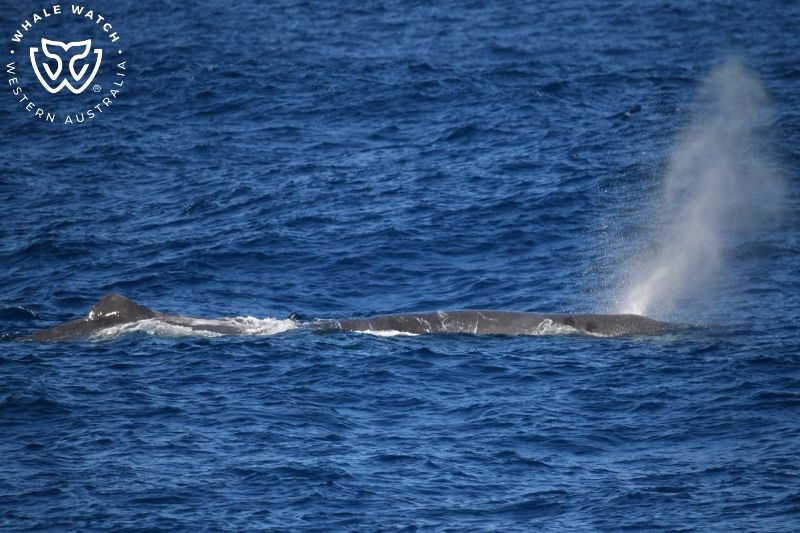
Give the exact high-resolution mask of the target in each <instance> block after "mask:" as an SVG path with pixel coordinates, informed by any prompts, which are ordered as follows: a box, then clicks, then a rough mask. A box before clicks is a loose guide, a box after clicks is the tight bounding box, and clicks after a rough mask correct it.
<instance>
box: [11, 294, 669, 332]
mask: <svg viewBox="0 0 800 533" xmlns="http://www.w3.org/2000/svg"><path fill="white" fill-rule="evenodd" d="M142 320H157V321H158V322H160V323H162V324H167V325H173V326H181V327H183V328H188V329H189V330H192V331H196V332H198V333H206V334H215V335H243V334H246V333H248V331H247V329H246V328H245V327H243V326H242V325H241V324H239V323H237V322H236V321H234V320H230V319H217V320H213V319H201V318H194V317H187V316H179V315H170V314H165V313H159V312H157V311H153V310H152V309H149V308H147V307H144V306H142V305H139V304H137V303H136V302H134V301H133V300H130V299H129V298H126V297H125V296H121V295H119V294H109V295H106V296H104V297H103V298H101V299H100V300H99V301H98V302H97V303H96V304H95V305H94V306H92V308H91V309H90V310H89V312H88V313H87V314H86V316H84V317H83V318H79V319H76V320H71V321H69V322H65V323H64V324H61V325H59V326H56V327H53V328H49V329H45V330H42V331H38V332H36V333H34V334H33V335H31V336H30V337H27V338H26V340H33V341H43V342H49V341H68V340H79V339H86V338H89V337H91V336H92V335H95V334H96V333H97V332H99V331H102V330H104V329H107V328H111V327H114V326H121V325H127V324H134V323H136V322H138V321H142ZM297 327H300V328H306V329H313V330H320V331H355V332H393V333H406V334H415V335H419V334H426V333H461V334H472V335H541V334H547V333H556V332H558V333H581V334H587V335H596V336H623V335H653V334H658V333H664V332H668V331H672V330H676V329H678V328H680V327H681V326H680V325H678V324H672V323H669V322H659V321H657V320H653V319H650V318H647V317H643V316H639V315H626V314H553V313H527V312H518V311H491V310H487V311H482V310H465V311H436V312H428V313H399V314H390V315H377V316H371V317H364V318H351V319H346V320H316V321H311V322H299V323H297Z"/></svg>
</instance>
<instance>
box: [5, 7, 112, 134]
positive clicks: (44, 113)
mask: <svg viewBox="0 0 800 533" xmlns="http://www.w3.org/2000/svg"><path fill="white" fill-rule="evenodd" d="M8 42H9V43H10V46H9V51H8V59H7V62H6V65H5V67H6V77H7V79H8V85H9V86H10V88H11V94H12V96H13V97H14V98H15V99H16V100H17V102H18V104H19V106H20V109H21V110H22V111H24V112H26V113H28V114H29V115H30V116H31V117H32V118H34V119H37V120H42V121H44V122H46V123H52V124H64V125H67V126H74V125H78V124H85V123H88V122H92V121H94V120H97V119H98V118H99V117H101V116H102V115H103V114H104V113H108V112H109V111H111V109H112V108H113V107H114V103H115V102H116V101H117V100H118V99H119V98H120V95H121V94H122V92H123V90H124V89H125V83H126V76H127V65H126V62H125V58H124V54H123V48H122V42H123V41H122V39H121V37H120V33H119V32H118V31H117V29H116V28H115V26H114V22H113V21H112V20H111V19H109V18H108V17H106V16H105V15H104V14H103V13H100V12H98V11H95V10H92V9H89V8H88V7H86V6H84V5H78V4H70V5H68V6H67V5H64V6H62V5H60V4H57V5H51V6H49V7H46V8H43V9H40V10H39V11H35V12H33V13H31V14H30V15H29V16H28V17H27V18H26V19H25V20H24V21H22V22H21V23H20V25H19V26H18V27H17V28H15V29H13V30H12V34H11V36H10V40H9V41H8Z"/></svg>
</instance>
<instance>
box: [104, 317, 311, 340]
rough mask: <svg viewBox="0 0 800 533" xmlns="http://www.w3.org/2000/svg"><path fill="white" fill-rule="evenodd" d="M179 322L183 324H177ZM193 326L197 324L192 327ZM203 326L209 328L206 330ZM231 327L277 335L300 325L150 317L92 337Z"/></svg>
mask: <svg viewBox="0 0 800 533" xmlns="http://www.w3.org/2000/svg"><path fill="white" fill-rule="evenodd" d="M178 322H180V323H178ZM192 326H194V327H192ZM204 326H206V327H208V328H209V329H203V328H204ZM220 326H221V327H230V328H234V329H236V330H238V331H237V334H238V335H254V336H258V335H263V336H266V335H276V334H278V333H283V332H284V331H289V330H291V329H295V328H296V327H297V322H295V321H294V320H291V319H283V320H282V319H277V318H254V317H251V316H247V317H233V318H222V319H218V320H213V319H201V318H183V317H178V318H176V317H166V318H163V319H162V318H160V317H156V318H148V319H145V320H137V321H135V322H129V323H127V324H119V325H116V326H110V327H108V328H103V329H101V330H98V331H97V332H95V333H94V334H93V335H92V339H93V340H108V339H114V338H116V337H119V336H122V335H127V334H130V333H144V334H146V335H152V336H154V337H166V338H175V337H223V336H226V335H227V334H226V333H221V332H219V331H213V329H212V328H214V327H220Z"/></svg>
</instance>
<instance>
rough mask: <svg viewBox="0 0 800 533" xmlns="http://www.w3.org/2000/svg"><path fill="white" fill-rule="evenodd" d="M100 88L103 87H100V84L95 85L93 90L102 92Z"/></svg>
mask: <svg viewBox="0 0 800 533" xmlns="http://www.w3.org/2000/svg"><path fill="white" fill-rule="evenodd" d="M100 89H101V87H100V86H99V85H95V86H94V87H92V90H93V91H94V92H96V93H99V92H100Z"/></svg>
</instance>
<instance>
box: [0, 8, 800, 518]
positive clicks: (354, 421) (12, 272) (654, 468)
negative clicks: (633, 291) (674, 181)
mask: <svg viewBox="0 0 800 533" xmlns="http://www.w3.org/2000/svg"><path fill="white" fill-rule="evenodd" d="M86 5H87V6H90V7H93V8H94V9H95V10H96V11H98V12H102V13H103V14H105V16H107V17H108V18H109V20H112V21H113V23H114V25H115V29H118V31H119V32H120V35H121V36H122V43H124V47H125V49H124V54H125V57H126V60H127V62H128V70H127V72H128V77H126V85H125V86H124V90H123V91H122V93H121V95H120V98H119V101H117V102H115V103H114V104H113V105H112V107H111V108H110V109H109V110H107V112H104V113H103V114H102V115H101V116H98V117H96V118H95V119H92V120H91V121H87V122H86V123H83V124H80V125H73V126H64V125H62V124H58V123H57V124H47V123H44V122H43V121H42V120H39V119H36V118H35V117H33V116H31V114H30V113H29V112H27V111H26V110H25V108H24V106H23V105H22V104H21V103H19V102H18V101H17V98H15V97H14V95H12V94H11V90H10V89H9V87H7V86H6V83H7V80H5V79H4V80H3V86H4V87H6V88H5V89H3V90H2V91H1V92H2V94H0V121H1V122H2V128H1V129H0V150H1V152H0V155H1V156H2V157H0V206H2V207H1V209H2V211H0V267H1V268H2V271H1V272H2V278H0V279H2V290H1V291H0V324H1V325H0V334H2V337H3V340H4V341H5V342H2V343H0V458H1V463H0V528H1V529H3V530H42V529H52V530H60V531H63V530H99V529H114V530H142V529H149V530H197V529H201V530H202V529H205V530H226V529H231V530H246V529H266V530H286V531H298V530H309V531H338V530H345V531H415V530H422V531H428V530H433V531H540V530H541V531H579V530H580V531H587V530H588V531H593V530H600V531H620V530H641V531H656V530H667V531H797V530H798V529H800V488H798V487H800V484H799V483H798V479H800V326H798V319H800V280H799V279H798V267H799V266H800V261H798V258H799V257H800V239H799V238H798V236H800V226H798V217H797V213H798V208H799V207H800V202H798V198H799V196H798V193H800V191H799V190H798V187H799V186H800V185H799V184H798V180H797V176H798V175H800V150H798V146H800V91H798V87H799V85H798V83H800V33H798V31H797V27H798V23H800V8H798V4H796V3H794V2H788V1H787V2H780V1H770V2H763V3H761V2H759V3H756V2H751V3H740V2H725V1H710V2H697V3H696V2H635V1H621V2H610V3H604V4H602V5H596V4H595V3H592V2H585V1H575V2H563V3H561V2H552V3H544V2H529V3H517V2H511V1H498V2H489V1H485V2H484V1H474V2H435V3H426V2H412V1H408V2H403V1H397V2H394V1H388V2H371V3H363V2H350V1H343V2H299V1H298V2H292V1H285V2H284V1H280V2H278V1H276V2H268V3H257V2H244V1H238V0H231V1H228V2H219V1H215V0H214V1H208V2H197V1H186V2H180V3H164V2H153V1H148V0H143V1H137V2H133V1H130V0H118V1H114V2H111V1H108V2H100V1H98V2H92V3H91V4H86ZM0 7H1V9H0V31H2V35H3V36H4V37H3V42H5V43H7V42H9V41H8V37H9V36H10V35H11V34H12V33H13V32H14V30H15V29H16V28H17V27H18V26H19V24H20V23H21V21H22V20H24V19H25V18H26V17H30V16H31V14H32V13H33V12H34V11H35V10H37V9H41V8H42V7H46V6H44V5H42V6H39V5H33V4H32V3H29V2H25V3H24V4H22V3H19V2H11V1H10V0H3V1H2V2H0ZM63 7H64V9H65V10H66V9H67V4H64V5H63ZM6 52H7V51H6V50H5V49H0V53H2V54H4V58H5V57H7V56H6V55H5V54H6ZM730 57H738V58H739V59H740V61H742V62H743V63H744V64H746V65H747V66H748V68H749V69H751V70H752V72H754V73H755V75H756V76H757V77H758V79H760V80H761V83H762V84H763V85H764V88H765V91H766V92H767V93H768V94H769V97H770V103H769V106H770V109H771V111H772V119H771V121H770V123H769V124H768V125H767V126H765V127H764V128H763V132H762V133H761V134H760V137H759V138H760V139H761V140H762V141H763V144H764V146H765V147H767V148H768V149H769V151H770V153H771V154H772V155H771V157H772V158H773V160H774V162H775V165H776V166H777V167H779V169H780V172H781V173H782V175H783V176H784V179H785V189H784V191H783V194H782V200H783V201H784V202H785V205H786V207H785V209H784V215H783V217H782V218H781V220H780V221H779V222H778V223H776V224H773V225H771V226H769V228H768V229H764V230H761V231H753V232H751V233H747V234H746V236H742V235H740V234H738V233H737V234H735V235H733V236H732V237H730V236H729V237H730V239H732V240H734V241H735V242H732V243H728V245H727V246H728V247H727V250H728V251H727V253H726V258H727V259H726V261H725V263H724V268H723V269H721V270H720V272H719V277H720V280H721V281H720V282H719V284H718V285H719V286H717V287H714V288H713V290H708V291H704V292H703V297H702V298H694V299H692V298H687V299H686V300H685V301H684V304H683V305H682V306H680V307H678V308H676V309H674V310H673V311H671V313H670V314H669V316H667V317H659V318H669V319H671V320H675V321H680V322H686V323H691V324H695V325H697V326H696V327H694V328H692V329H690V330H688V331H686V332H680V333H676V334H670V335H661V336H655V337H628V338H592V337H583V336H575V335H555V336H541V337H491V336H485V337H484V336H458V335H452V336H443V335H438V336H437V335H432V336H416V337H405V336H398V337H377V336H372V335H364V334H356V333H322V332H312V331H306V330H301V329H295V330H291V331H285V332H283V333H279V334H275V335H250V336H242V337H219V338H204V337H197V336H188V337H171V336H163V335H162V336H159V335H148V334H135V335H128V336H122V337H119V338H116V339H113V340H107V341H96V340H94V341H83V342H74V343H56V344H41V343H32V342H20V341H19V340H18V337H19V335H24V334H29V333H32V332H34V331H36V330H38V329H41V328H45V327H50V326H53V325H56V324H58V323H60V322H62V321H64V320H69V319H73V318H76V317H78V316H82V315H84V314H85V313H86V311H87V310H88V309H89V308H90V307H91V305H92V304H93V303H94V302H95V301H96V300H97V299H98V298H99V297H101V296H102V295H104V294H106V293H109V292H118V293H122V294H125V295H126V296H128V297H131V298H133V299H134V300H136V301H138V302H140V303H142V304H144V305H147V306H148V307H151V308H153V309H157V310H161V311H168V312H172V313H179V314H185V315H191V316H205V317H214V316H253V317H259V318H279V319H283V318H286V317H287V316H289V314H290V313H291V312H293V311H294V312H296V313H298V314H299V315H300V316H301V317H304V318H338V317H351V316H364V315H369V314H376V313H388V312H399V311H422V310H436V309H459V308H494V309H507V310H521V311H551V312H570V311H577V312H579V311H613V310H615V309H614V302H615V301H616V299H615V291H616V290H617V289H616V288H617V287H618V285H619V282H620V276H622V274H620V273H622V272H626V271H628V270H629V268H630V265H631V263H630V261H631V257H635V255H636V253H637V252H638V251H640V250H642V249H647V247H648V246H656V245H657V244H658V243H652V242H650V241H649V240H648V239H649V237H650V236H651V235H652V233H651V232H649V231H648V228H649V227H651V226H652V221H653V220H654V217H655V216H656V215H655V214H654V213H655V206H656V205H657V204H658V195H659V190H660V187H661V184H662V182H663V180H664V176H665V174H666V173H667V170H666V169H667V167H668V161H669V157H670V153H672V152H671V151H672V150H673V147H674V146H675V143H676V138H678V137H679V136H680V133H681V131H683V130H684V128H685V127H686V126H687V124H688V123H690V122H691V121H692V117H693V116H696V112H697V111H698V110H699V109H700V108H702V107H703V100H702V99H701V100H698V99H697V94H698V90H699V88H700V87H701V85H702V83H703V80H704V79H705V78H706V76H707V75H708V74H709V72H710V71H711V70H712V69H713V68H714V67H715V66H716V65H718V64H720V63H721V62H724V61H725V60H726V59H727V58H730ZM5 63H6V62H5V61H4V65H5ZM712 156H713V154H709V157H712ZM727 193H728V191H725V190H720V191H719V194H720V195H721V196H724V195H726V194H727Z"/></svg>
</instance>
